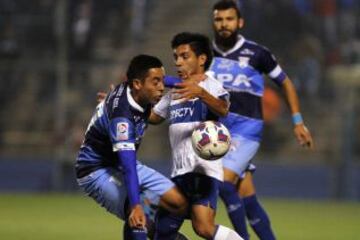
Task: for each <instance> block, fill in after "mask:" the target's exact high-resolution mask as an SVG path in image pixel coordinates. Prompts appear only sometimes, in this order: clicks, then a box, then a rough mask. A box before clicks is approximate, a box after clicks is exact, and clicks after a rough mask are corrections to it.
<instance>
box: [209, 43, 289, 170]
mask: <svg viewBox="0 0 360 240" xmlns="http://www.w3.org/2000/svg"><path fill="white" fill-rule="evenodd" d="M213 48H214V56H215V57H214V59H213V62H212V65H211V67H210V69H209V71H208V74H210V75H212V76H213V77H215V78H216V79H217V80H219V81H220V82H222V83H223V86H224V88H225V89H226V90H228V92H229V93H230V103H231V105H230V110H229V114H228V115H227V116H226V117H224V118H221V119H220V121H221V122H222V123H223V124H224V125H225V126H226V127H227V128H228V129H229V131H230V134H231V138H232V146H231V148H230V151H229V153H228V154H227V155H225V157H224V158H223V165H224V167H225V168H228V169H230V170H232V171H234V172H235V173H237V174H238V176H242V175H243V172H244V171H245V170H246V169H248V167H249V164H250V161H251V159H252V158H253V157H254V155H255V154H256V152H257V150H258V148H259V145H260V144H259V142H260V141H261V135H262V129H263V125H264V123H263V116H262V97H263V94H264V89H265V82H264V78H263V74H266V75H267V76H268V77H269V78H270V79H272V80H273V81H274V82H275V83H276V84H278V85H281V84H282V82H283V81H284V80H285V78H286V74H285V73H284V72H283V71H282V69H281V67H280V66H279V65H278V63H277V62H276V60H275V58H274V56H273V55H272V54H271V53H270V51H269V50H268V49H266V48H265V47H263V46H261V45H258V44H257V43H254V42H251V41H248V40H246V39H245V38H244V37H242V36H239V37H238V42H237V43H236V44H235V46H234V47H233V48H231V49H229V50H228V51H226V52H224V51H222V50H221V49H219V48H218V46H217V45H216V43H215V42H214V43H213ZM253 170H254V169H253Z"/></svg>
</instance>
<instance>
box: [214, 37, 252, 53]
mask: <svg viewBox="0 0 360 240" xmlns="http://www.w3.org/2000/svg"><path fill="white" fill-rule="evenodd" d="M244 43H245V38H244V37H243V36H242V35H238V41H237V42H236V44H235V46H233V47H232V48H230V49H229V50H227V51H226V52H224V51H222V50H221V49H220V48H219V47H218V46H217V45H216V43H215V40H213V48H214V49H215V51H217V52H219V53H220V54H221V55H222V56H223V57H226V56H227V55H229V54H231V53H233V52H235V51H236V50H238V49H239V48H241V47H242V45H243V44H244Z"/></svg>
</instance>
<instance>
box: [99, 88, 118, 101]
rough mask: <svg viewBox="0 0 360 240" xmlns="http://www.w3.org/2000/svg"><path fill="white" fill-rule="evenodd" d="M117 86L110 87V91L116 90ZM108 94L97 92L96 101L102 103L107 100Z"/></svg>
mask: <svg viewBox="0 0 360 240" xmlns="http://www.w3.org/2000/svg"><path fill="white" fill-rule="evenodd" d="M114 88H115V86H114V84H111V85H110V91H112V90H114ZM106 95H107V93H106V92H97V93H96V101H97V102H98V103H100V102H102V101H103V100H104V99H105V98H106Z"/></svg>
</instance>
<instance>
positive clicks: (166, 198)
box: [160, 187, 188, 215]
mask: <svg viewBox="0 0 360 240" xmlns="http://www.w3.org/2000/svg"><path fill="white" fill-rule="evenodd" d="M160 206H161V207H162V208H164V209H166V210H168V211H169V212H171V213H174V214H176V215H184V214H186V211H187V209H188V202H187V200H186V198H185V197H184V195H182V194H181V192H180V191H179V190H178V189H177V188H176V187H174V188H172V189H170V190H169V191H167V192H166V193H164V194H163V195H162V196H161V198H160Z"/></svg>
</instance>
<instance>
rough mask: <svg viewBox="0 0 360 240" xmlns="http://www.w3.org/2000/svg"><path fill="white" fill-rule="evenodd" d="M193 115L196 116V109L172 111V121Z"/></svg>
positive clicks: (188, 108)
mask: <svg viewBox="0 0 360 240" xmlns="http://www.w3.org/2000/svg"><path fill="white" fill-rule="evenodd" d="M193 114H194V108H191V107H184V108H177V109H174V110H171V111H170V119H174V118H182V117H185V116H187V115H190V116H193Z"/></svg>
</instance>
